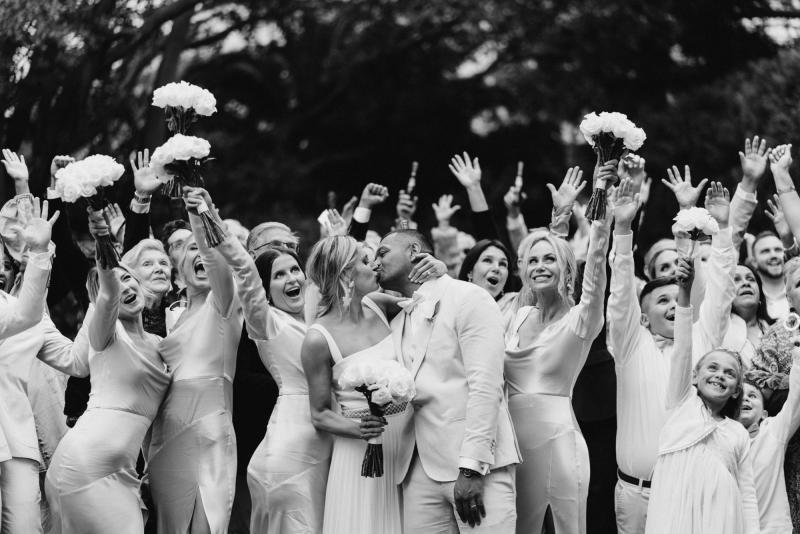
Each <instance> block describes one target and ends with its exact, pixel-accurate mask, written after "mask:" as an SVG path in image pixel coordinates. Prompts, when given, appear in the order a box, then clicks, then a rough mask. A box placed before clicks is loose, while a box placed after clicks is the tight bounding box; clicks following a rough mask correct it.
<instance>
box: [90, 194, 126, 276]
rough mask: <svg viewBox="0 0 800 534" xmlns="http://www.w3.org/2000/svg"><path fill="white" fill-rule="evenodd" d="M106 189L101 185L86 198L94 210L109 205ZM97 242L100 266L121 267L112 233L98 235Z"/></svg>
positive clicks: (107, 267)
mask: <svg viewBox="0 0 800 534" xmlns="http://www.w3.org/2000/svg"><path fill="white" fill-rule="evenodd" d="M104 189H105V188H102V187H101V188H99V190H98V192H97V194H96V195H92V196H90V197H87V198H86V201H87V202H88V203H89V207H91V208H92V210H93V211H102V210H103V208H105V207H106V206H107V205H108V201H107V200H106V195H105V190H104ZM95 244H96V255H97V262H98V263H99V264H100V267H102V268H103V269H106V270H107V269H113V268H114V267H119V254H117V249H116V248H115V247H114V241H113V240H112V239H111V236H110V235H108V234H106V235H101V236H97V237H96V238H95Z"/></svg>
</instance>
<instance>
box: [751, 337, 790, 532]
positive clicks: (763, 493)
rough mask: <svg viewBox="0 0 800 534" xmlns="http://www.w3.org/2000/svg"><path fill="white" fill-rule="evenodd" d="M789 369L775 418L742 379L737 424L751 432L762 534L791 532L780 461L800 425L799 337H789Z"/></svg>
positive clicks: (756, 390) (760, 394)
mask: <svg viewBox="0 0 800 534" xmlns="http://www.w3.org/2000/svg"><path fill="white" fill-rule="evenodd" d="M792 343H793V345H794V346H793V348H792V369H791V370H790V371H789V393H788V397H787V399H786V403H785V404H784V405H783V407H782V408H781V409H780V410H779V411H778V412H777V413H776V414H775V415H774V416H770V415H769V413H768V412H767V410H765V409H764V395H763V394H762V393H761V391H760V390H759V389H758V387H756V386H755V384H754V383H753V382H751V381H749V380H747V379H746V380H745V383H744V392H743V399H742V409H741V412H740V414H739V422H740V423H742V425H743V426H744V427H745V428H746V429H747V431H748V432H749V433H750V458H751V459H752V462H753V476H754V480H755V488H756V497H757V499H758V513H759V523H760V526H761V534H781V533H784V532H792V517H791V513H790V511H789V499H788V498H787V492H786V480H785V476H784V469H783V461H784V456H785V454H786V447H787V445H788V442H789V439H790V438H791V437H792V436H793V435H794V434H795V432H797V428H798V427H799V426H800V365H796V364H797V362H798V358H800V350H798V346H797V345H798V338H797V337H796V336H795V337H794V338H792Z"/></svg>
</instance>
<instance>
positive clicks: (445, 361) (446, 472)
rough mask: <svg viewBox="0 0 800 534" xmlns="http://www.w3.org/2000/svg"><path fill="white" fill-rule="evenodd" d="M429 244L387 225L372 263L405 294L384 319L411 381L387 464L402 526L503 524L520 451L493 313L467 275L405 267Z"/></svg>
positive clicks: (489, 528) (509, 524)
mask: <svg viewBox="0 0 800 534" xmlns="http://www.w3.org/2000/svg"><path fill="white" fill-rule="evenodd" d="M431 250H432V248H431V245H430V243H428V240H427V239H426V238H425V237H424V236H423V235H422V234H420V233H419V232H416V231H414V230H401V231H394V232H391V233H389V234H388V235H387V236H385V237H384V238H383V240H382V241H381V244H380V247H379V248H378V252H377V254H376V257H375V263H374V269H375V272H376V273H377V280H378V283H379V284H380V285H381V287H382V288H383V289H385V290H391V291H397V292H399V293H400V294H402V295H403V296H404V297H406V298H409V299H410V301H409V302H408V304H406V305H405V307H404V312H403V313H400V314H398V316H397V317H395V319H394V320H393V322H392V325H391V326H392V333H393V338H394V347H395V351H396V352H397V354H398V357H399V358H400V359H401V361H402V362H403V363H404V364H405V366H406V367H407V368H408V369H409V370H411V372H412V374H413V375H414V376H415V383H416V389H417V395H416V397H415V399H414V401H413V405H414V411H413V424H412V425H410V426H409V428H408V432H409V434H408V435H407V436H406V437H404V438H403V439H402V441H401V449H400V450H399V451H398V454H399V455H400V456H399V458H400V460H399V461H398V462H397V464H396V465H397V467H398V469H397V470H396V471H395V480H396V481H398V482H399V481H403V528H404V531H405V532H406V533H410V534H417V533H420V534H422V533H432V532H442V533H444V532H448V533H451V532H456V531H459V532H494V533H504V534H510V533H512V532H514V530H515V526H516V515H517V514H516V506H515V489H514V468H515V465H516V464H517V463H518V462H519V453H518V451H517V448H516V443H515V439H514V431H513V428H512V424H511V419H510V417H509V415H508V408H507V405H506V402H505V400H504V398H503V384H504V380H503V367H502V365H503V345H502V335H503V325H502V316H501V314H500V310H499V309H498V307H497V306H496V305H494V304H493V301H492V298H491V296H490V295H489V294H488V293H487V292H486V291H485V290H483V289H481V288H479V287H477V286H475V285H474V284H469V283H466V282H462V281H459V280H453V279H451V278H450V277H448V276H443V277H441V278H438V279H436V280H431V281H428V282H425V283H422V284H420V282H419V281H415V280H414V278H415V277H413V276H411V277H409V275H410V273H411V272H412V269H413V267H414V265H415V263H414V261H415V259H416V257H417V255H418V254H420V253H430V252H431ZM410 278H411V279H410ZM390 426H391V424H390ZM329 487H330V486H329Z"/></svg>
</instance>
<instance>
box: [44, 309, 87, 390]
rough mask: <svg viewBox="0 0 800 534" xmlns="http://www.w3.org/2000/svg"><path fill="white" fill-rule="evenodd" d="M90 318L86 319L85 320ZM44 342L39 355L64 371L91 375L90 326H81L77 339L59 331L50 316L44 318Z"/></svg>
mask: <svg viewBox="0 0 800 534" xmlns="http://www.w3.org/2000/svg"><path fill="white" fill-rule="evenodd" d="M86 320H89V319H88V318H87V319H84V321H86ZM42 326H43V327H44V343H43V344H42V348H41V349H40V350H39V354H38V355H37V357H38V358H39V359H40V360H41V361H43V362H44V363H46V364H47V365H49V366H50V367H53V368H54V369H58V370H59V371H61V372H62V373H64V374H66V375H69V376H75V377H79V378H80V377H85V376H89V336H88V327H81V329H80V330H78V334H77V335H76V336H75V341H72V340H71V339H69V338H68V337H66V336H64V335H63V334H62V333H61V332H59V331H58V328H56V325H55V324H53V321H52V320H51V319H50V317H48V316H46V315H45V317H44V319H43V320H42Z"/></svg>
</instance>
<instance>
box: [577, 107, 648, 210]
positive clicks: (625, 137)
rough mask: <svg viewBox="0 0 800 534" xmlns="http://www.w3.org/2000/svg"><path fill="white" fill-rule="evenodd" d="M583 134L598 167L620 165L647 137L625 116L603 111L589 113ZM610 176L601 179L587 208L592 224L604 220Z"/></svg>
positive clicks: (599, 178) (584, 119) (584, 121)
mask: <svg viewBox="0 0 800 534" xmlns="http://www.w3.org/2000/svg"><path fill="white" fill-rule="evenodd" d="M580 130H581V133H582V134H583V137H584V138H585V139H586V142H587V143H589V145H590V146H591V147H592V148H593V149H594V151H595V152H596V153H597V160H598V164H599V165H602V164H604V163H606V162H609V161H612V160H617V161H619V160H620V158H622V156H623V155H625V154H626V153H627V152H628V151H636V150H639V149H640V148H641V147H642V145H643V144H644V140H645V139H646V138H647V136H646V135H645V133H644V130H642V129H641V128H637V127H636V125H635V124H634V123H633V122H632V121H630V120H629V119H628V117H627V116H626V115H624V114H622V113H616V112H612V113H608V112H605V111H603V112H602V113H600V115H598V114H597V113H594V112H592V113H589V114H588V115H586V116H584V118H583V121H582V122H581V124H580ZM607 181H608V175H602V176H600V177H598V180H597V182H596V183H595V185H594V191H592V196H591V198H590V199H589V204H588V205H587V206H586V218H587V219H589V220H590V221H596V220H603V219H605V217H606V198H605V197H606V187H607V186H608V185H613V184H609V183H607Z"/></svg>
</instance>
